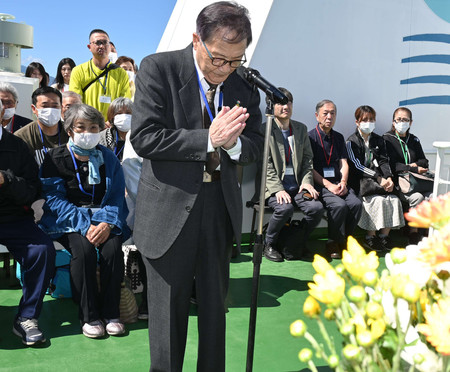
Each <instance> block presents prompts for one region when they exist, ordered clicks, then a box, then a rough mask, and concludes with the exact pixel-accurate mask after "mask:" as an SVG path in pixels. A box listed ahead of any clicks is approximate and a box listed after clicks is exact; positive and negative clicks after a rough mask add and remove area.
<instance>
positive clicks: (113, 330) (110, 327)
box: [105, 319, 125, 336]
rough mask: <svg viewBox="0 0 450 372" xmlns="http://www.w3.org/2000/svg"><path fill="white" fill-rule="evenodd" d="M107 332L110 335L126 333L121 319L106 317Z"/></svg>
mask: <svg viewBox="0 0 450 372" xmlns="http://www.w3.org/2000/svg"><path fill="white" fill-rule="evenodd" d="M105 323H106V332H108V334H109V335H110V336H119V335H123V334H124V333H125V326H124V324H123V323H122V322H121V321H120V320H119V319H105Z"/></svg>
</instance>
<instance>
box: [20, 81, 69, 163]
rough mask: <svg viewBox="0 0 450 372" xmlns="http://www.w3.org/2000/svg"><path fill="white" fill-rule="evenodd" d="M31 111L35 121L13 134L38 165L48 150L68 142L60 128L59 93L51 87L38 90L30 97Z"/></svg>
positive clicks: (66, 136) (60, 102)
mask: <svg viewBox="0 0 450 372" xmlns="http://www.w3.org/2000/svg"><path fill="white" fill-rule="evenodd" d="M31 101H32V105H31V109H32V111H33V113H34V115H36V117H37V120H36V121H34V122H32V123H30V124H29V125H27V126H25V127H24V128H22V129H20V130H18V131H17V132H16V133H15V134H16V135H17V136H18V137H20V138H22V139H23V140H24V141H25V142H26V144H27V145H28V147H29V149H30V151H31V153H32V154H33V156H34V158H35V159H36V162H37V163H38V165H41V164H42V161H43V160H44V155H45V154H46V153H47V152H48V150H49V149H51V148H54V147H58V146H60V145H64V144H66V143H67V141H68V140H69V137H68V135H67V133H66V132H65V131H64V130H62V127H61V104H62V96H61V93H60V92H59V91H58V90H57V89H55V88H52V87H42V88H38V89H36V90H35V91H34V92H33V95H32V96H31Z"/></svg>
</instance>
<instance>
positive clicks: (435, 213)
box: [405, 193, 450, 229]
mask: <svg viewBox="0 0 450 372" xmlns="http://www.w3.org/2000/svg"><path fill="white" fill-rule="evenodd" d="M405 218H406V219H407V220H408V221H409V226H412V227H422V228H428V227H430V226H431V227H434V228H435V229H439V228H440V227H442V226H444V225H445V224H447V223H448V222H449V221H450V193H447V194H445V195H440V196H438V197H437V198H433V199H431V200H429V201H423V202H422V203H420V204H419V205H418V206H417V207H416V208H413V209H410V210H409V212H408V213H405Z"/></svg>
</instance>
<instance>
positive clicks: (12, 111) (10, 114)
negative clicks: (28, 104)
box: [3, 107, 16, 120]
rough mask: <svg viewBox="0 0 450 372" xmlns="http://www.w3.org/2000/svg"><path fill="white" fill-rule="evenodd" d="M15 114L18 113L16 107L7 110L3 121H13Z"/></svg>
mask: <svg viewBox="0 0 450 372" xmlns="http://www.w3.org/2000/svg"><path fill="white" fill-rule="evenodd" d="M15 113H16V108H15V107H11V108H7V109H5V113H4V114H3V119H5V120H8V119H11V118H12V117H13V116H14V114H15Z"/></svg>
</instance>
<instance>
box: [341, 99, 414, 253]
mask: <svg viewBox="0 0 450 372" xmlns="http://www.w3.org/2000/svg"><path fill="white" fill-rule="evenodd" d="M355 119H356V120H355V123H356V130H355V133H353V134H352V135H351V136H350V137H349V138H348V139H347V151H348V156H349V160H350V161H349V167H350V172H349V178H348V183H349V185H350V186H351V187H352V188H353V189H354V190H355V191H356V192H357V193H359V195H360V197H361V198H362V201H363V212H362V214H361V219H360V220H359V222H358V226H359V227H360V228H362V229H364V230H366V237H365V239H364V243H363V245H364V246H365V247H366V248H367V249H368V250H374V251H377V252H386V251H389V250H390V249H392V244H391V242H390V239H389V232H390V230H391V229H393V228H394V229H398V228H400V227H402V226H404V224H405V221H404V218H403V210H402V205H401V202H400V199H399V198H398V197H397V196H395V195H394V194H393V192H394V182H393V180H392V177H393V175H392V171H391V168H390V166H389V159H388V157H387V155H386V147H385V144H384V141H383V138H382V137H381V136H379V135H378V134H376V133H374V129H375V119H376V113H375V110H374V109H373V108H372V107H370V106H360V107H358V108H357V109H356V111H355ZM377 232H378V234H377Z"/></svg>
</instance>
